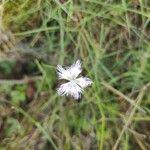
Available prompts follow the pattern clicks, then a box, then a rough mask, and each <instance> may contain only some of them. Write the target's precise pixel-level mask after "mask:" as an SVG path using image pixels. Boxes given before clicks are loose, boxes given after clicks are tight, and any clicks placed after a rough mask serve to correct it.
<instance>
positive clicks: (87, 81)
mask: <svg viewBox="0 0 150 150" xmlns="http://www.w3.org/2000/svg"><path fill="white" fill-rule="evenodd" d="M75 81H76V83H77V84H78V85H79V86H80V87H81V88H85V87H87V86H90V85H91V84H92V83H93V81H92V80H90V79H89V78H87V77H80V78H78V79H76V80H75Z"/></svg>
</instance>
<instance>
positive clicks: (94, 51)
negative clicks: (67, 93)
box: [0, 0, 150, 150]
mask: <svg viewBox="0 0 150 150" xmlns="http://www.w3.org/2000/svg"><path fill="white" fill-rule="evenodd" d="M1 4H3V5H2V6H3V8H4V13H3V24H4V27H5V29H6V30H10V31H11V32H12V33H13V35H14V36H15V38H16V39H17V41H18V43H21V45H23V44H25V45H27V46H28V47H30V48H31V49H33V50H34V51H37V52H38V53H39V55H40V53H45V54H46V55H48V56H49V57H48V59H47V60H46V61H45V60H40V61H39V60H38V59H29V60H26V62H24V65H22V63H21V66H19V67H20V68H21V69H18V68H19V67H18V61H17V60H16V61H13V62H6V61H3V62H1V64H0V71H1V73H0V76H1V78H2V79H3V80H0V81H1V84H0V117H1V118H0V150H5V149H8V150H14V149H18V150H33V149H36V150H37V149H39V150H46V149H48V150H49V149H60V150H61V149H62V150H63V149H64V150H70V149H75V150H82V149H83V150H84V149H85V150H97V149H100V150H111V149H113V150H115V149H122V150H130V149H131V150H132V149H137V150H140V149H141V150H148V149H150V144H149V143H150V137H149V135H150V130H149V129H150V125H149V121H150V117H149V114H150V110H149V106H150V100H149V99H150V90H149V89H150V88H149V83H150V42H149V40H150V36H149V35H150V2H149V0H67V1H64V0H24V1H22V0H14V1H12V0H3V1H2V2H1ZM77 59H81V60H82V65H83V68H84V74H85V75H87V76H88V77H90V78H91V79H92V80H93V81H94V84H93V86H92V87H91V88H88V89H86V90H85V92H84V94H83V97H82V99H81V100H80V101H79V102H77V101H74V100H73V99H72V98H68V97H60V96H58V94H57V93H56V87H57V85H58V81H57V77H56V70H55V69H56V65H57V64H64V65H69V64H72V63H73V62H74V61H75V60H77ZM35 66H37V67H35ZM24 67H25V68H26V71H25V70H24V69H22V68H24ZM18 70H19V71H18ZM39 74H41V75H42V80H38V81H29V82H28V83H26V82H24V80H23V82H21V84H20V82H18V81H16V80H15V79H22V78H23V77H24V76H33V77H35V76H36V75H39ZM6 77H7V78H11V81H10V80H8V79H7V78H6ZM4 78H6V80H4ZM2 81H4V82H2ZM21 81H22V80H21ZM7 83H8V84H7Z"/></svg>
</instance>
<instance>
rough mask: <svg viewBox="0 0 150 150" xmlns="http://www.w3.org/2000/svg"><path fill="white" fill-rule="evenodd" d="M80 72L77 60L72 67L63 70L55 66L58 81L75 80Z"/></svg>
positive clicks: (79, 64)
mask: <svg viewBox="0 0 150 150" xmlns="http://www.w3.org/2000/svg"><path fill="white" fill-rule="evenodd" d="M81 72H82V69H81V62H80V60H77V61H76V62H75V63H74V64H73V65H71V66H69V67H66V68H65V69H64V68H63V67H62V66H60V65H58V66H57V73H58V76H59V79H66V80H69V81H70V80H73V79H75V78H76V77H77V76H78V75H79V74H80V73H81Z"/></svg>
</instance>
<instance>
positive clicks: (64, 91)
mask: <svg viewBox="0 0 150 150" xmlns="http://www.w3.org/2000/svg"><path fill="white" fill-rule="evenodd" d="M57 92H58V94H59V95H62V96H63V95H66V96H68V95H71V96H72V97H74V99H79V98H80V97H81V93H82V89H81V87H80V86H78V85H77V84H76V83H75V82H72V81H71V82H67V83H64V84H62V85H60V87H59V88H58V89H57Z"/></svg>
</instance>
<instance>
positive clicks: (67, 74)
mask: <svg viewBox="0 0 150 150" xmlns="http://www.w3.org/2000/svg"><path fill="white" fill-rule="evenodd" d="M57 73H58V77H59V79H66V80H69V79H70V76H71V74H70V72H69V71H67V70H65V69H64V68H63V67H62V66H60V65H57Z"/></svg>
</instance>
